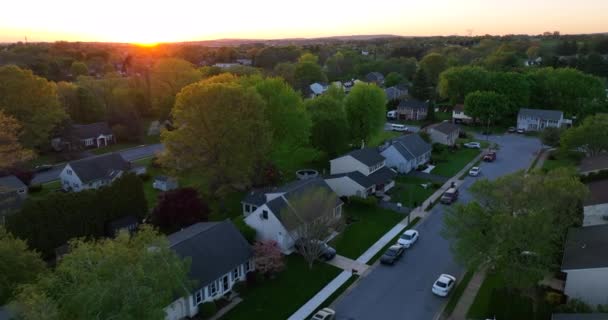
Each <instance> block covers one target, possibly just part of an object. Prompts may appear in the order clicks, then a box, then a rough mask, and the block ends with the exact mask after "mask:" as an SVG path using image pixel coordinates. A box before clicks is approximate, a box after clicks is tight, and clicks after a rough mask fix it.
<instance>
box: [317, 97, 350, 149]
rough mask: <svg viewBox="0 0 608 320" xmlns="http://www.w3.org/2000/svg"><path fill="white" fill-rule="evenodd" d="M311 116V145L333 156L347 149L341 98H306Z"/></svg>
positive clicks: (347, 131)
mask: <svg viewBox="0 0 608 320" xmlns="http://www.w3.org/2000/svg"><path fill="white" fill-rule="evenodd" d="M306 107H307V109H308V110H309V112H310V114H311V118H312V130H311V133H312V136H311V143H312V145H313V147H315V148H317V149H319V150H321V151H323V152H325V153H326V154H327V155H328V156H330V157H334V156H337V155H339V154H340V153H342V152H344V151H345V150H347V149H348V141H349V139H350V137H349V130H348V121H347V120H346V113H345V112H344V104H343V102H342V100H340V99H336V98H335V97H332V96H330V95H326V94H325V95H322V96H319V97H316V98H314V99H309V100H306Z"/></svg>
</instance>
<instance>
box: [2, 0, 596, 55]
mask: <svg viewBox="0 0 608 320" xmlns="http://www.w3.org/2000/svg"><path fill="white" fill-rule="evenodd" d="M123 2H124V1H123ZM123 2H121V1H119V0H108V1H107V2H106V3H104V5H103V6H99V7H91V6H90V5H89V6H86V7H85V6H82V5H80V6H79V4H78V2H77V1H74V0H57V1H54V2H52V3H49V2H46V1H44V2H43V1H41V0H24V1H20V2H18V3H14V2H11V3H7V4H5V5H6V8H5V9H6V10H3V11H2V12H0V42H2V43H14V42H19V41H23V40H25V38H26V37H27V40H28V42H54V41H69V42H105V43H108V42H110V43H136V44H158V43H180V42H197V41H218V40H225V39H228V40H265V41H270V40H281V39H318V38H332V37H347V36H350V35H361V36H374V35H386V36H388V35H392V36H400V37H433V36H483V35H486V34H489V35H496V36H504V35H512V34H515V35H539V34H542V33H543V32H547V31H549V32H553V31H559V32H560V33H561V34H595V33H605V32H608V19H605V12H608V1H602V0H581V1H579V2H578V3H577V5H576V6H573V5H572V3H571V2H569V1H565V0H555V1H538V2H535V3H527V1H524V0H513V1H510V2H509V3H504V2H502V1H498V0H486V1H481V0H462V1H460V2H458V3H457V4H455V3H453V2H451V1H449V0H432V1H429V2H427V3H391V1H390V0H379V1H377V2H376V3H374V4H369V3H366V2H363V1H361V0H358V1H349V2H346V1H336V2H331V3H325V2H322V1H321V0H312V1H311V2H310V3H307V5H306V6H303V7H298V8H292V7H289V6H285V4H284V3H283V2H281V1H278V0H263V1H262V2H261V3H260V2H258V3H249V2H245V1H241V0H237V1H236V2H235V3H234V4H231V6H230V8H229V9H227V8H226V6H225V5H224V4H223V3H216V2H213V3H199V2H195V1H191V0H177V1H174V2H172V3H171V4H170V5H164V4H161V3H152V4H147V6H146V7H145V8H140V7H138V5H137V4H136V3H129V2H127V3H123ZM32 8H36V10H35V11H32V10H31V9H32ZM233 8H234V9H233ZM387 8H389V9H390V10H387ZM294 10H297V11H294ZM21 12H27V16H24V15H23V14H19V13H21ZM92 12H94V13H95V15H92ZM218 12H219V13H220V14H217V13H218ZM362 21H364V22H365V23H361V22H362Z"/></svg>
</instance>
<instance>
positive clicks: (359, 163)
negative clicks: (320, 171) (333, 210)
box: [325, 148, 397, 197]
mask: <svg viewBox="0 0 608 320" xmlns="http://www.w3.org/2000/svg"><path fill="white" fill-rule="evenodd" d="M329 163H330V174H331V175H330V176H329V177H327V178H326V179H325V181H326V182H327V184H328V185H329V187H330V188H331V189H332V190H334V192H336V193H337V194H338V195H339V196H341V197H342V196H363V197H366V196H367V195H369V194H370V186H369V182H371V183H372V184H373V188H372V189H371V192H372V193H376V194H382V193H384V192H387V191H388V190H390V189H391V188H392V187H394V186H395V176H396V175H397V172H395V171H393V170H392V169H390V168H389V167H387V166H386V159H385V158H384V157H383V156H382V155H381V154H380V152H379V151H378V149H377V148H363V149H357V150H354V151H351V152H349V153H347V154H345V155H343V156H341V157H338V158H336V159H332V160H330V161H329ZM353 172H359V173H360V174H361V175H363V176H364V177H365V178H366V179H367V180H363V179H361V178H360V175H358V174H354V173H353ZM368 181H369V182H368Z"/></svg>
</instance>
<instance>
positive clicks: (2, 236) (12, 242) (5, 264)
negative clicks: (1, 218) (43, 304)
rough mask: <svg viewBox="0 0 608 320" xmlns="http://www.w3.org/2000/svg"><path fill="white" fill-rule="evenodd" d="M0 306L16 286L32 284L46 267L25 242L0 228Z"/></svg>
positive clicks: (12, 294) (14, 291) (10, 295)
mask: <svg viewBox="0 0 608 320" xmlns="http://www.w3.org/2000/svg"><path fill="white" fill-rule="evenodd" d="M0 259H2V263H0V304H2V305H4V304H6V303H7V302H8V301H9V300H10V299H12V298H13V297H14V295H15V293H16V289H17V286H19V285H23V284H27V283H34V282H36V279H37V277H38V275H39V274H41V273H42V272H44V271H45V269H46V265H45V264H44V261H42V259H41V258H40V255H39V254H38V253H37V252H35V251H31V250H29V248H28V246H27V244H26V243H25V241H23V240H21V239H17V238H15V237H13V235H11V234H10V233H8V232H7V231H6V230H5V229H4V227H3V226H0Z"/></svg>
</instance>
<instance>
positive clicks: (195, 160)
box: [161, 75, 272, 194]
mask: <svg viewBox="0 0 608 320" xmlns="http://www.w3.org/2000/svg"><path fill="white" fill-rule="evenodd" d="M218 81H219V82H218ZM264 109H265V105H264V101H263V99H262V98H261V97H260V95H259V94H258V93H257V92H256V91H255V90H254V89H248V88H245V87H243V86H242V85H241V84H239V83H238V82H236V80H230V78H229V77H228V76H224V77H223V76H222V75H219V76H216V77H212V78H209V79H207V80H203V81H200V82H197V83H194V84H192V85H189V86H187V87H185V88H184V89H182V91H181V92H180V93H179V94H178V96H177V99H176V102H175V107H174V108H173V111H172V116H173V118H174V122H173V124H174V126H175V127H176V128H177V129H175V130H173V131H164V132H163V133H162V134H161V139H162V141H163V143H164V144H165V154H164V155H163V157H162V158H161V159H162V162H163V163H164V164H165V165H166V166H167V167H168V168H172V169H173V170H174V171H176V172H177V173H178V174H193V173H195V174H200V175H202V176H203V178H204V179H202V180H203V181H202V183H204V184H205V186H204V187H206V188H207V190H209V191H212V190H213V191H214V192H215V193H216V194H223V193H224V192H226V191H229V190H231V189H243V188H246V187H247V186H248V185H250V184H251V180H252V176H253V174H254V173H255V172H254V168H255V166H256V165H257V164H259V163H263V162H264V160H265V159H266V157H267V155H268V152H269V150H270V147H271V139H272V135H271V133H270V132H269V126H268V122H267V121H266V119H265V116H264Z"/></svg>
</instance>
